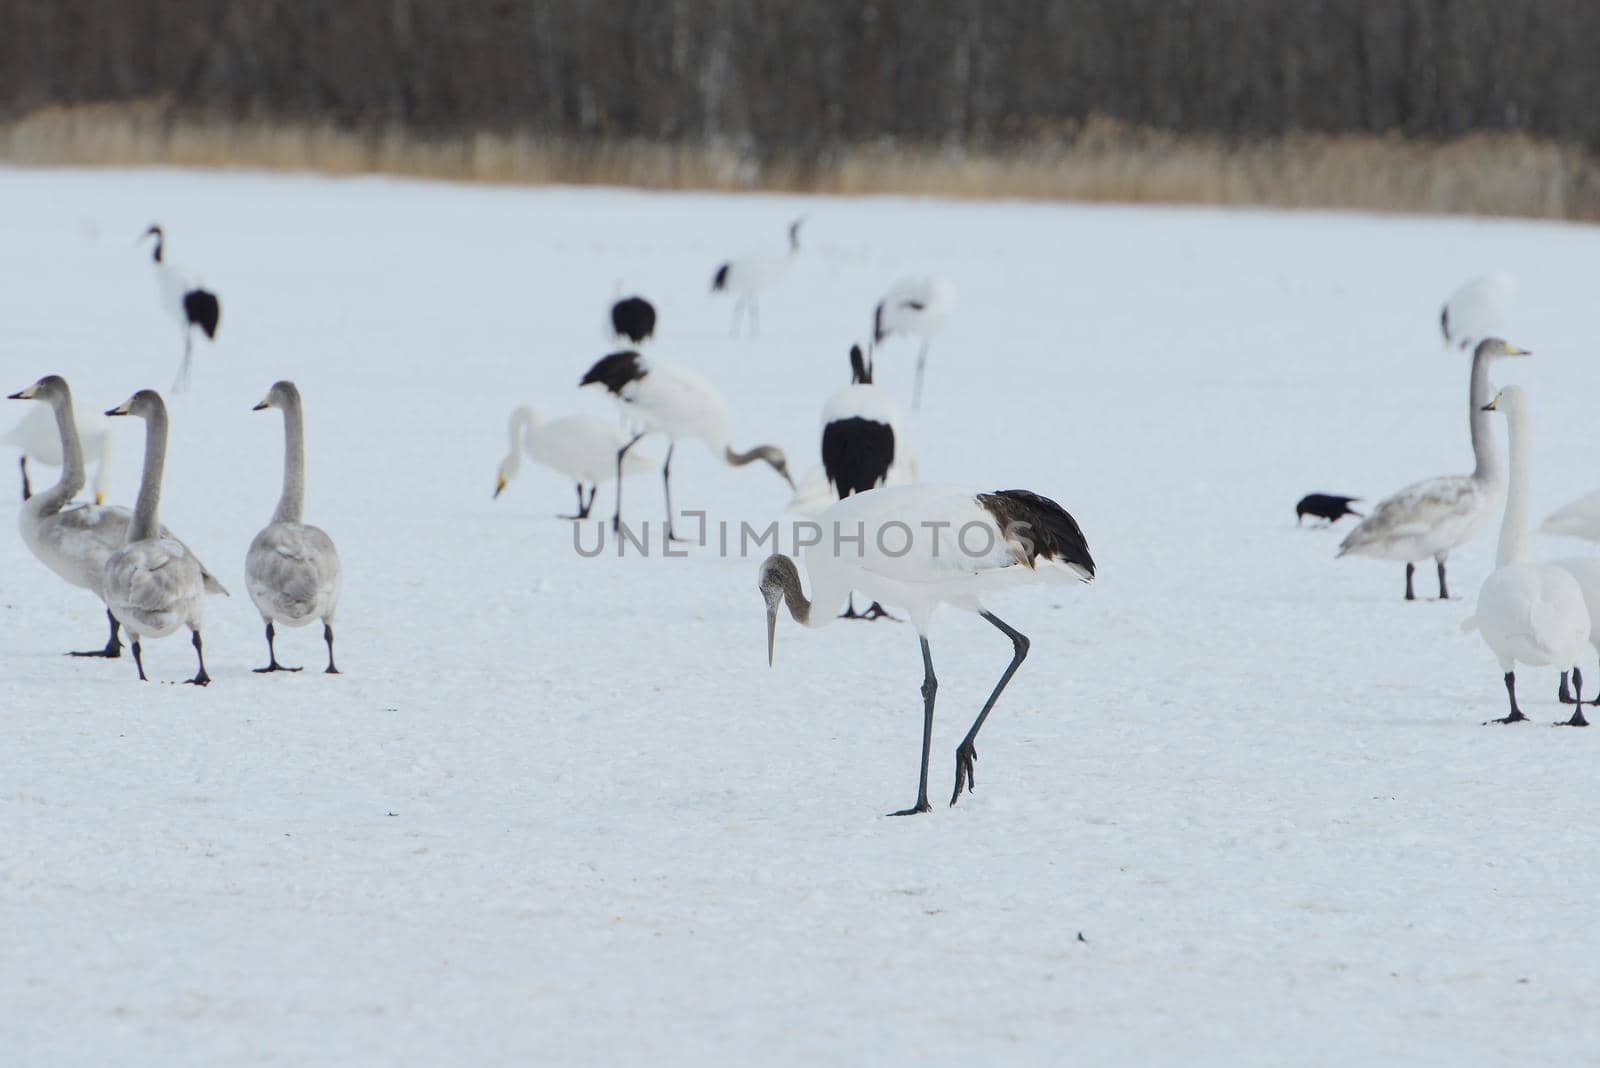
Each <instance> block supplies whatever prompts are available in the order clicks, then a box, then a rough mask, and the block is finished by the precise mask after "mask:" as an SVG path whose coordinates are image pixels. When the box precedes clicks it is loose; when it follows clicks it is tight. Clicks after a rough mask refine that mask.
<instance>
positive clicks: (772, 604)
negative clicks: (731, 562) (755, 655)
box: [757, 553, 800, 667]
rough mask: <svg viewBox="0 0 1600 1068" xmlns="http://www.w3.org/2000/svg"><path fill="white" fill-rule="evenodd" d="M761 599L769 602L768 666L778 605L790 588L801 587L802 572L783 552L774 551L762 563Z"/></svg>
mask: <svg viewBox="0 0 1600 1068" xmlns="http://www.w3.org/2000/svg"><path fill="white" fill-rule="evenodd" d="M757 588H758V589H760V590H761V599H762V600H763V601H765V602H766V603H767V666H768V667H770V666H772V647H773V646H774V645H775V644H776V642H777V635H778V606H779V605H780V604H782V603H783V598H784V595H785V593H786V592H788V591H789V590H790V589H793V590H795V591H796V592H797V593H798V591H799V589H800V572H799V570H798V569H797V568H796V567H795V566H794V561H793V560H791V559H789V558H788V557H787V556H784V555H783V554H782V553H773V554H772V555H771V556H769V557H767V558H766V559H765V560H763V561H762V563H761V578H760V580H759V582H758V583H757Z"/></svg>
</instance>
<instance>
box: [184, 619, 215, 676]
mask: <svg viewBox="0 0 1600 1068" xmlns="http://www.w3.org/2000/svg"><path fill="white" fill-rule="evenodd" d="M192 644H193V645H194V658H195V661H196V662H197V663H199V665H200V670H199V671H197V672H195V675H194V678H192V679H184V680H183V681H184V682H185V683H187V684H188V685H190V686H209V685H211V676H210V675H207V674H206V654H205V650H203V649H201V648H200V632H199V631H195V632H194V641H193V643H192Z"/></svg>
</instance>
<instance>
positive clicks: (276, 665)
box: [250, 660, 300, 675]
mask: <svg viewBox="0 0 1600 1068" xmlns="http://www.w3.org/2000/svg"><path fill="white" fill-rule="evenodd" d="M250 670H251V671H253V672H255V673H256V674H257V675H265V674H266V673H267V672H269V671H299V670H300V669H299V668H297V667H284V666H283V665H282V664H280V663H278V661H277V660H273V661H272V663H270V664H268V665H267V666H266V667H264V668H251V669H250Z"/></svg>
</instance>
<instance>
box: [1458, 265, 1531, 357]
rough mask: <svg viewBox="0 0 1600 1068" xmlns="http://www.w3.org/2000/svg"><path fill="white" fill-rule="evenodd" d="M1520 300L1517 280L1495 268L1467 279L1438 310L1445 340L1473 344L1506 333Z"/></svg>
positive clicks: (1466, 345)
mask: <svg viewBox="0 0 1600 1068" xmlns="http://www.w3.org/2000/svg"><path fill="white" fill-rule="evenodd" d="M1516 303H1517V281H1516V279H1515V278H1513V277H1511V275H1509V274H1507V273H1505V272H1504V271H1495V272H1493V273H1491V274H1486V275H1483V276H1482V277H1481V278H1474V279H1472V280H1471V281H1469V282H1466V283H1465V284H1463V285H1462V286H1461V288H1459V289H1457V290H1456V291H1455V292H1454V293H1452V294H1450V297H1449V299H1447V300H1446V301H1445V302H1444V307H1443V308H1442V309H1440V312H1439V328H1440V331H1441V333H1443V334H1444V340H1445V344H1447V345H1454V346H1456V347H1458V348H1463V349H1466V348H1471V347H1472V346H1473V345H1476V344H1477V343H1478V342H1479V341H1482V340H1483V339H1484V338H1486V337H1504V336H1505V334H1506V321H1507V320H1508V319H1510V318H1511V312H1512V309H1513V308H1515V307H1516Z"/></svg>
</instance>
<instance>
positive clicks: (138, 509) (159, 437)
mask: <svg viewBox="0 0 1600 1068" xmlns="http://www.w3.org/2000/svg"><path fill="white" fill-rule="evenodd" d="M80 462H81V461H80ZM166 466H167V413H166V411H165V409H160V408H157V409H155V410H152V411H151V412H150V413H149V414H147V415H146V416H145V417H144V474H142V475H141V476H140V477H139V499H138V500H137V501H136V502H134V506H133V522H132V523H131V524H130V525H129V526H128V541H129V542H135V541H144V540H145V539H147V538H153V537H155V536H156V535H157V534H158V533H159V532H160V530H161V516H160V507H161V476H162V474H163V472H164V471H165V470H166Z"/></svg>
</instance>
